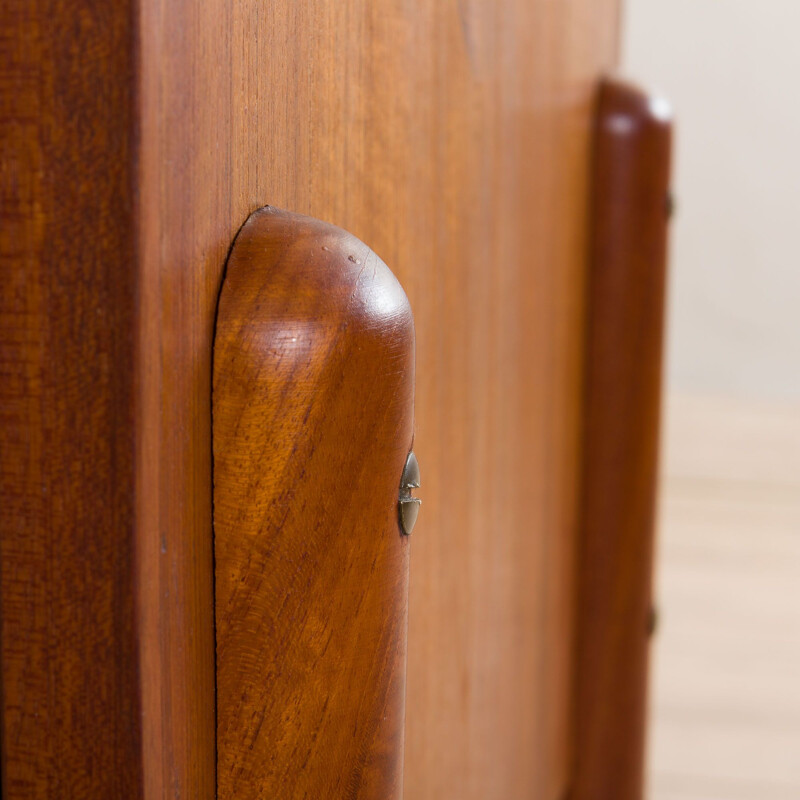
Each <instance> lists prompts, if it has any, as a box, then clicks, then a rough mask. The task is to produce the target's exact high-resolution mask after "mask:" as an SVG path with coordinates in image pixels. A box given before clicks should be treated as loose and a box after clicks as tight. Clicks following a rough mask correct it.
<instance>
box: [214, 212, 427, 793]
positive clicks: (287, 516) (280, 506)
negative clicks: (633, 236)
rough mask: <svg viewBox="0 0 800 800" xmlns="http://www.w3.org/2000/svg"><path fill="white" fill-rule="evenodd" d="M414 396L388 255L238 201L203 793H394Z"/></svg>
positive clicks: (218, 433) (406, 331)
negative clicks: (243, 212) (403, 490)
mask: <svg viewBox="0 0 800 800" xmlns="http://www.w3.org/2000/svg"><path fill="white" fill-rule="evenodd" d="M413 394H414V326H413V319H412V315H411V310H410V307H409V304H408V300H407V298H406V296H405V293H404V292H403V289H402V288H401V286H400V284H399V283H398V282H397V280H396V279H395V277H394V275H393V274H392V273H391V271H390V270H389V269H388V268H387V267H386V265H385V264H384V263H383V262H382V261H381V260H380V259H379V258H378V257H377V256H376V255H375V253H373V252H372V251H371V250H370V249H369V248H368V247H366V246H365V245H364V244H363V243H362V242H360V241H359V240H358V239H356V238H355V237H354V236H352V235H350V234H348V233H346V232H345V231H342V230H341V229H339V228H336V227H334V226H333V225H328V224H326V223H323V222H320V221H319V220H316V219H312V218H310V217H304V216H300V215H298V214H292V213H288V212H285V211H279V210H277V209H274V208H270V207H265V208H262V209H260V210H258V211H256V212H255V213H254V214H253V215H252V216H251V217H250V218H249V219H248V220H247V222H246V223H245V225H244V227H243V228H242V229H241V231H240V232H239V234H238V236H237V238H236V240H235V242H234V245H233V248H232V250H231V253H230V256H229V258H228V265H227V271H226V274H225V278H224V281H223V285H222V291H221V294H220V300H219V308H218V315H217V324H216V335H215V341H214V369H213V448H214V537H215V540H214V552H215V586H216V596H215V608H216V612H215V614H216V648H217V767H218V769H217V784H218V797H219V798H220V800H248V799H249V798H263V797H275V798H278V797H280V798H294V797H313V798H334V797H336V798H376V799H377V798H381V800H388V799H389V798H399V797H400V796H401V794H402V763H403V727H404V703H405V662H406V627H407V593H408V555H409V550H408V548H409V542H410V539H409V537H408V536H405V535H403V532H402V530H401V527H400V520H399V516H398V491H399V487H400V481H401V476H402V475H403V471H404V466H405V464H406V460H407V457H408V455H409V452H410V450H411V444H412V434H413Z"/></svg>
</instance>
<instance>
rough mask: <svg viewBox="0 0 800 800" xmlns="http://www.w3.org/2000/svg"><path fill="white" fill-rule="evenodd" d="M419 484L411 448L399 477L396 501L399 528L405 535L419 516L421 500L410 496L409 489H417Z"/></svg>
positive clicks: (411, 529) (409, 531) (417, 465)
mask: <svg viewBox="0 0 800 800" xmlns="http://www.w3.org/2000/svg"><path fill="white" fill-rule="evenodd" d="M419 486H420V483H419V463H418V462H417V457H416V456H415V455H414V452H413V450H412V451H411V452H410V453H409V454H408V458H407V459H406V465H405V467H404V468H403V477H402V478H401V479H400V499H399V502H398V510H399V516H400V529H401V530H402V531H403V533H404V534H406V536H408V535H410V534H411V531H413V530H414V525H415V524H416V522H417V517H418V516H419V507H420V506H421V505H422V500H420V499H419V498H418V497H412V496H411V491H412V490H413V489H419Z"/></svg>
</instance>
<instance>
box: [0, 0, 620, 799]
mask: <svg viewBox="0 0 800 800" xmlns="http://www.w3.org/2000/svg"><path fill="white" fill-rule="evenodd" d="M616 17H617V2H616V0H564V1H563V2H559V3H557V4H555V3H552V2H550V0H502V1H501V2H496V3H478V2H474V1H473V0H466V1H465V2H455V0H453V1H452V2H440V1H439V0H419V2H415V3H399V2H390V0H380V2H375V1H374V0H347V1H346V2H341V1H336V2H335V1H334V0H309V2H305V3H290V2H274V3H269V4H265V3H262V2H258V0H207V1H206V2H203V3H197V2H190V1H189V0H170V1H169V2H166V0H137V1H136V2H130V3H127V2H119V3H114V4H108V3H103V2H99V0H87V1H86V2H81V3H77V2H71V1H70V0H58V1H57V0H47V2H46V1H45V0H7V2H5V3H3V4H2V6H1V7H0V23H2V24H0V31H2V34H0V36H2V39H0V41H1V42H2V48H3V52H2V55H3V59H4V62H5V63H6V64H7V65H9V67H8V70H7V71H6V72H4V74H3V77H2V81H3V82H2V87H3V97H2V103H3V105H2V121H3V125H4V128H3V141H2V147H3V154H4V159H5V160H4V168H3V172H2V180H3V191H4V197H5V196H6V193H7V194H8V195H9V196H11V197H12V198H13V202H12V203H10V204H9V205H8V206H6V207H7V208H10V209H18V210H19V214H18V216H14V214H10V215H9V216H8V217H6V216H5V214H4V219H3V240H2V242H3V248H4V250H3V253H4V267H5V268H6V269H7V270H8V279H6V280H4V282H3V297H4V301H3V302H4V305H3V311H2V325H3V330H4V356H3V358H4V362H3V369H4V370H6V371H7V373H8V374H9V375H10V376H12V379H11V380H10V381H7V382H6V383H5V387H8V388H7V389H5V387H4V391H8V392H9V394H11V395H12V398H11V400H10V405H8V406H6V407H7V408H8V409H11V411H9V412H8V414H9V417H10V421H9V422H8V424H6V423H5V421H4V426H3V437H4V440H3V443H4V448H5V445H6V442H9V441H10V442H11V444H12V445H13V447H15V448H16V449H15V450H13V452H14V454H15V456H14V458H12V459H5V458H4V463H3V470H4V473H3V475H4V483H3V496H2V514H3V554H4V558H3V574H2V587H0V590H1V591H2V605H3V608H4V621H3V643H2V647H3V650H2V658H3V664H2V666H3V682H4V699H3V702H4V710H3V726H4V731H3V748H4V750H3V759H4V760H3V766H4V773H3V782H4V785H3V790H4V795H3V796H4V798H6V797H7V798H12V799H13V798H20V797H26V798H27V797H52V796H54V794H55V795H56V796H75V797H87V798H88V797H102V798H103V799H104V800H105V798H108V797H121V796H125V797H128V796H144V797H147V798H162V797H175V796H181V797H191V798H200V799H201V800H202V799H203V798H206V799H207V798H211V797H213V795H214V791H215V782H216V777H215V773H214V763H215V757H214V708H213V703H212V702H209V697H211V696H213V693H214V680H213V677H214V649H213V624H212V620H213V608H212V603H213V600H212V542H211V530H212V519H211V345H212V338H213V327H214V314H215V309H216V303H217V296H218V292H219V288H220V283H221V279H222V271H223V265H224V262H225V257H226V254H227V251H228V248H229V246H230V243H231V241H232V239H233V236H234V234H235V232H236V230H237V229H238V227H239V225H240V224H241V221H242V220H243V219H245V218H246V217H247V215H248V214H249V213H250V212H252V211H253V210H255V209H256V208H258V207H260V206H262V205H264V204H265V203H270V204H273V205H276V206H280V207H283V208H290V209H292V210H294V211H297V212H301V213H305V214H310V215H313V216H314V217H317V218H320V219H325V220H329V221H331V222H333V223H335V224H337V225H339V226H341V227H342V228H345V229H347V230H349V231H351V232H353V233H354V234H355V235H357V236H358V237H359V238H360V239H362V240H363V241H366V242H369V244H370V246H371V247H372V248H373V249H374V250H375V252H376V253H378V254H379V255H380V256H381V257H382V258H383V259H384V260H385V261H386V262H387V263H391V265H392V269H393V270H394V271H395V273H396V274H397V275H398V277H399V278H400V280H401V282H402V284H403V285H404V286H405V288H406V291H407V293H408V295H409V298H410V301H411V305H412V308H413V309H414V311H415V318H416V323H417V374H418V376H419V377H418V382H417V394H416V420H417V422H416V425H417V428H416V440H417V442H418V443H419V446H418V454H419V456H420V461H421V463H422V464H423V465H424V470H425V481H426V489H425V492H426V498H427V499H428V502H427V503H426V505H425V511H424V515H423V516H421V518H420V522H419V524H418V526H417V529H416V530H415V532H414V542H415V543H414V549H415V553H414V572H413V575H412V578H411V586H410V611H409V660H408V697H407V703H408V704H407V717H408V723H407V727H406V750H405V753H406V758H405V761H406V765H405V791H406V794H407V796H409V797H414V798H422V800H424V799H425V798H443V797H453V798H455V797H458V798H465V800H471V799H472V798H474V799H475V800H478V799H480V800H484V799H485V798H486V797H491V796H497V797H519V796H524V795H527V794H529V793H531V792H532V791H533V792H536V793H538V794H539V795H540V796H542V797H548V798H555V797H558V796H560V794H561V793H562V792H563V789H564V787H565V785H566V784H567V783H568V780H569V774H570V764H571V746H570V740H571V735H572V723H571V719H572V718H571V714H570V713H569V695H570V684H571V668H572V655H571V651H570V647H569V641H570V640H571V629H572V623H571V620H572V615H573V610H574V604H573V602H572V599H571V598H572V593H573V589H574V586H573V578H572V570H571V565H572V563H573V558H574V542H575V528H576V518H575V517H576V508H577V501H576V499H577V495H578V483H579V479H578V478H579V475H578V474H579V461H580V458H579V456H580V453H579V437H578V433H577V431H578V424H577V421H578V419H579V416H580V404H581V401H580V395H581V382H582V378H581V375H582V352H583V336H582V320H583V288H584V265H585V248H586V234H587V220H586V213H585V206H586V197H587V191H588V178H589V162H590V152H589V143H590V129H591V118H592V98H593V94H594V86H595V83H596V80H597V78H598V76H599V74H600V73H601V72H602V71H604V70H605V69H607V68H608V67H610V66H612V64H613V62H614V60H615V54H616V34H617V18H616ZM14 220H16V221H14ZM6 331H8V332H10V333H9V334H8V335H5V332H6ZM6 342H8V343H10V344H9V345H8V347H6ZM15 393H16V394H15ZM14 404H16V405H14ZM14 437H17V438H16V444H14ZM43 476H44V478H45V480H42V477H43ZM43 487H44V488H43ZM6 553H8V554H9V555H10V556H12V558H11V560H9V558H8V557H6ZM10 608H17V609H18V614H17V615H16V616H14V615H13V614H9V613H7V610H8V609H10ZM32 631H34V632H35V633H33V634H32V633H31V632H32ZM122 719H124V723H123V722H121V721H120V720H122ZM99 731H102V732H101V733H98V732H99ZM532 787H533V788H532Z"/></svg>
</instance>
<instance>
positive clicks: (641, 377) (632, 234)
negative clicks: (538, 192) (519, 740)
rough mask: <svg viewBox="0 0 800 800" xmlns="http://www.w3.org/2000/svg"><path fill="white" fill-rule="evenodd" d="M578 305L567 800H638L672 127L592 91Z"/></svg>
mask: <svg viewBox="0 0 800 800" xmlns="http://www.w3.org/2000/svg"><path fill="white" fill-rule="evenodd" d="M596 125H597V127H596V133H595V151H594V189H593V218H592V227H593V233H592V250H591V265H590V274H589V293H588V301H589V307H588V339H587V346H586V357H587V364H586V398H585V417H584V422H585V430H584V493H583V507H582V514H583V520H582V531H581V541H580V574H579V583H578V585H579V595H580V596H579V601H578V651H577V658H578V661H577V689H576V709H577V719H576V732H577V741H576V767H577V770H576V771H577V780H576V784H575V787H574V792H573V794H571V795H570V797H571V798H573V800H639V798H641V797H642V794H643V788H644V786H643V784H644V772H643V766H644V740H645V707H646V698H647V659H648V638H649V635H650V627H651V624H652V610H651V605H652V598H651V572H652V561H653V524H654V508H655V495H656V469H657V455H658V452H657V451H658V430H659V409H660V394H661V360H662V338H663V316H664V283H665V271H666V245H667V218H668V215H669V202H668V191H669V172H670V148H671V135H672V131H671V120H670V112H669V108H668V106H667V105H666V103H665V102H664V101H663V100H659V99H656V98H652V97H650V96H648V95H647V94H645V93H644V92H642V91H640V90H638V89H636V88H635V87H632V86H630V85H628V84H625V83H623V82H621V81H617V80H607V81H605V82H604V83H603V84H602V86H601V87H600V96H599V102H598V110H597V120H596Z"/></svg>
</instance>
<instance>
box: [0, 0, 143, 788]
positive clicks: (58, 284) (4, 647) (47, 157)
mask: <svg viewBox="0 0 800 800" xmlns="http://www.w3.org/2000/svg"><path fill="white" fill-rule="evenodd" d="M134 7H135V3H133V2H129V1H128V0H121V2H115V3H106V2H102V1H101V0H86V2H81V3H74V2H63V1H62V2H58V1H57V0H4V2H3V3H2V4H0V64H2V70H1V71H0V206H1V207H2V229H1V232H0V269H2V275H1V277H0V415H1V416H0V453H2V457H0V536H1V537H2V540H1V549H0V557H1V570H0V598H1V599H0V606H1V607H2V631H1V635H0V662H1V664H2V689H3V693H2V713H1V714H0V718H1V719H2V771H3V776H2V784H3V785H2V796H3V798H4V800H22V799H23V798H24V800H33V799H34V798H42V800H45V799H47V800H50V799H52V798H97V799H98V800H99V799H100V798H103V799H104V800H105V799H106V798H118V797H126V798H136V797H140V796H141V794H142V772H141V727H142V726H141V705H140V697H139V677H140V676H139V667H138V658H137V640H136V635H137V630H136V624H135V587H134V558H135V514H134V495H133V485H134V479H133V476H134V451H135V445H134V441H135V429H134V428H135V426H134V414H135V410H134V385H135V353H134V343H135V336H134V331H133V327H134V324H135V302H136V283H137V270H136V225H135V209H134V195H135V190H134V181H135V149H136V141H135V135H134V130H135V108H134V106H135V103H134V98H135V88H134V75H135V72H134V70H135V67H134V64H135V52H134V51H135V29H134V26H133V24H132V23H133V21H134V18H135V10H134Z"/></svg>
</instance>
